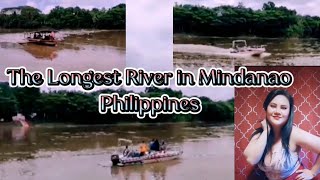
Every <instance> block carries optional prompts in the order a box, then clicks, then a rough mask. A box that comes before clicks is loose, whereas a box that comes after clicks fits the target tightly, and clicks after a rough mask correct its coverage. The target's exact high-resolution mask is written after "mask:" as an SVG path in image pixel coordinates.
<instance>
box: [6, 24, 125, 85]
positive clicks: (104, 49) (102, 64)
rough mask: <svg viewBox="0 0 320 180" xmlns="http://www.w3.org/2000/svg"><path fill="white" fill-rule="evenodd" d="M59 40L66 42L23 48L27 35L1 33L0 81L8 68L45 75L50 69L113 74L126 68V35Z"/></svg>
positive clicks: (95, 33)
mask: <svg viewBox="0 0 320 180" xmlns="http://www.w3.org/2000/svg"><path fill="white" fill-rule="evenodd" d="M56 37H58V38H63V39H64V41H63V42H61V43H59V44H58V46H57V47H48V46H41V45H33V44H22V45H21V43H23V42H26V41H25V40H24V38H25V33H22V32H16V33H0V54H1V63H0V71H1V76H0V81H8V77H6V76H4V74H3V73H2V72H4V70H5V68H7V67H19V66H24V67H26V68H27V70H28V71H31V72H32V71H41V72H44V71H45V69H46V68H47V67H53V68H54V69H55V71H56V72H60V71H75V70H76V71H86V70H88V69H89V68H92V69H94V70H98V71H110V70H112V69H113V68H118V69H120V70H122V69H124V68H125V62H126V61H125V57H126V55H125V48H126V43H125V40H126V35H125V31H107V30H74V31H66V30H65V31H61V32H58V33H57V34H56Z"/></svg>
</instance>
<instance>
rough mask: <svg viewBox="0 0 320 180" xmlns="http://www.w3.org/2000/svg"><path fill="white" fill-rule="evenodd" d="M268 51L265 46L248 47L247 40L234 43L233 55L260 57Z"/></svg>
mask: <svg viewBox="0 0 320 180" xmlns="http://www.w3.org/2000/svg"><path fill="white" fill-rule="evenodd" d="M265 51H266V48H265V45H260V46H252V47H251V46H247V41H246V40H234V41H232V49H231V53H242V54H250V55H251V56H260V55H261V54H262V53H264V52H265Z"/></svg>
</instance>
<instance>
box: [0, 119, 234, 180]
mask: <svg viewBox="0 0 320 180" xmlns="http://www.w3.org/2000/svg"><path fill="white" fill-rule="evenodd" d="M15 128H16V127H13V126H7V125H2V124H1V126H0V151H1V152H2V154H1V156H0V167H1V168H0V171H2V172H3V173H4V174H5V176H4V175H1V173H0V179H5V180H7V179H21V178H28V177H30V176H32V177H33V179H39V180H40V179H41V178H44V177H45V176H46V174H48V173H49V174H51V173H53V172H55V174H56V173H57V176H56V177H55V179H56V178H58V179H90V178H91V179H110V178H116V179H167V178H168V179H196V178H197V177H199V178H200V179H206V178H208V177H211V176H217V177H218V175H221V176H224V177H229V178H228V179H230V178H231V179H233V175H232V174H233V148H234V147H233V126H214V125H208V124H163V125H120V126H88V127H87V126H67V125H56V124H51V125H38V126H34V127H32V128H31V129H30V130H28V131H22V130H21V129H20V131H18V130H17V129H15ZM13 134H14V136H13ZM21 134H24V135H23V136H22V135H21ZM119 138H125V139H131V140H133V144H134V146H133V147H131V148H138V147H137V146H136V145H138V143H139V142H141V140H147V141H149V140H150V139H152V138H160V139H164V140H166V141H167V142H169V144H170V145H178V146H180V147H181V148H182V149H183V151H184V154H183V156H182V158H181V159H179V160H173V161H167V162H161V163H155V164H146V165H137V166H128V167H112V166H111V162H110V156H111V154H112V153H113V152H114V151H116V150H118V148H119V147H117V145H118V139H119ZM18 160H20V161H18ZM221 160H223V161H221ZM218 162H219V163H218ZM221 162H223V164H221ZM62 164H63V166H62ZM221 166H222V167H223V169H221ZM63 167H68V170H67V171H66V170H64V168H63ZM219 167H220V168H219ZM215 168H217V171H216V170H215ZM19 172H24V173H19ZM182 177H184V178H182ZM45 179H50V178H45ZM51 179H54V178H53V177H52V178H51Z"/></svg>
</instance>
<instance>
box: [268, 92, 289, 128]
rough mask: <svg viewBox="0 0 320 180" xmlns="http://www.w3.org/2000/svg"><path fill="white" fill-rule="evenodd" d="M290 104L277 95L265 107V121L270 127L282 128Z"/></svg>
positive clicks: (286, 118)
mask: <svg viewBox="0 0 320 180" xmlns="http://www.w3.org/2000/svg"><path fill="white" fill-rule="evenodd" d="M289 113H290V103H289V100H288V99H287V98H286V97H285V96H284V95H277V96H276V97H274V98H273V99H272V101H271V102H270V103H269V105H268V107H267V119H268V121H269V123H270V124H271V125H272V126H283V125H284V124H285V123H286V122H287V120H288V117H289Z"/></svg>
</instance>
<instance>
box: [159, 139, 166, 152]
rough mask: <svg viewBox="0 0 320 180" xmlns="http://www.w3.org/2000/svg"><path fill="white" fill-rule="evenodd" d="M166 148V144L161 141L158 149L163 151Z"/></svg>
mask: <svg viewBox="0 0 320 180" xmlns="http://www.w3.org/2000/svg"><path fill="white" fill-rule="evenodd" d="M166 149H167V148H166V144H165V142H164V141H162V142H161V145H160V149H159V150H160V151H165V150H166Z"/></svg>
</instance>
